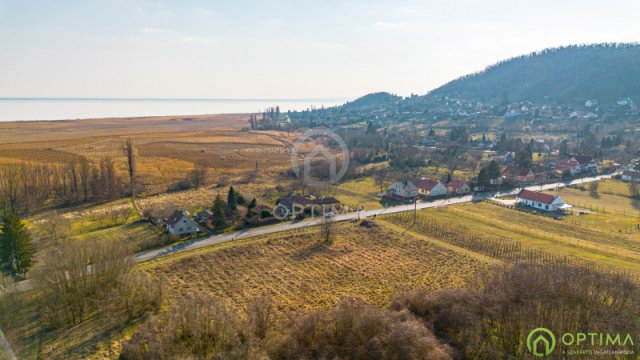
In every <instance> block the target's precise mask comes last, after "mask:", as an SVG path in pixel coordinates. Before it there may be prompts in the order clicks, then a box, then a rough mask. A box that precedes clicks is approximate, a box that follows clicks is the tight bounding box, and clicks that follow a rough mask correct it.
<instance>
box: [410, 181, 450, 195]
mask: <svg viewBox="0 0 640 360" xmlns="http://www.w3.org/2000/svg"><path fill="white" fill-rule="evenodd" d="M416 187H417V188H418V194H420V195H421V196H425V197H426V196H429V197H437V196H444V195H447V187H446V186H445V185H444V184H442V183H441V182H440V181H437V180H432V179H426V178H422V179H420V180H417V181H416Z"/></svg>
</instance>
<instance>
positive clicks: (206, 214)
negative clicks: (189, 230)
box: [194, 209, 213, 224]
mask: <svg viewBox="0 0 640 360" xmlns="http://www.w3.org/2000/svg"><path fill="white" fill-rule="evenodd" d="M212 215H213V213H212V212H211V211H209V210H207V209H204V210H202V211H198V212H197V213H196V214H195V215H194V219H195V220H196V221H197V222H198V223H200V224H204V223H206V222H207V221H209V218H210V217H211V216H212Z"/></svg>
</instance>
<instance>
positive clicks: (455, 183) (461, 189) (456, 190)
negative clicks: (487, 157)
mask: <svg viewBox="0 0 640 360" xmlns="http://www.w3.org/2000/svg"><path fill="white" fill-rule="evenodd" d="M447 187H448V189H449V192H451V193H453V194H456V195H464V194H468V193H470V192H471V187H470V186H469V184H468V183H467V182H466V181H464V180H460V179H452V180H451V181H449V183H448V184H447Z"/></svg>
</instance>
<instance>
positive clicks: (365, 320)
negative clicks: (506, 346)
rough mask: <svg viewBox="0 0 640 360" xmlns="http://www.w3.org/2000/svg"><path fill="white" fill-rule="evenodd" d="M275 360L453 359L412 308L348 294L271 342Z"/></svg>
mask: <svg viewBox="0 0 640 360" xmlns="http://www.w3.org/2000/svg"><path fill="white" fill-rule="evenodd" d="M268 353H269V355H270V356H271V358H274V359H436V360H437V359H449V358H450V350H449V348H448V347H447V346H444V345H441V344H439V343H438V341H437V340H436V338H435V337H434V336H433V334H432V333H431V332H430V331H429V330H428V329H427V328H426V327H425V326H424V325H423V324H422V323H420V321H418V320H417V319H416V318H415V317H414V316H413V315H411V314H410V313H409V312H408V311H390V310H383V309H379V308H376V307H374V306H372V305H368V304H365V303H363V302H362V301H359V300H355V299H352V298H347V299H344V300H342V301H341V302H340V303H339V304H338V305H337V306H336V307H335V308H334V309H332V310H321V311H315V312H311V313H309V314H306V315H304V316H302V317H300V318H297V319H295V320H294V321H293V323H292V324H291V325H290V327H289V328H288V330H287V332H286V333H285V334H284V335H283V336H282V337H280V338H278V339H276V340H275V341H273V342H272V343H271V344H270V345H269V349H268Z"/></svg>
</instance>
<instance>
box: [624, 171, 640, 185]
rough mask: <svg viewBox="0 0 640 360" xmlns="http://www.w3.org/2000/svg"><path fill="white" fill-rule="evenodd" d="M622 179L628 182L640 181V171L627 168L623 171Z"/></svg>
mask: <svg viewBox="0 0 640 360" xmlns="http://www.w3.org/2000/svg"><path fill="white" fill-rule="evenodd" d="M622 180H623V181H628V182H636V183H637V182H640V171H632V170H625V171H624V172H623V173H622Z"/></svg>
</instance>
